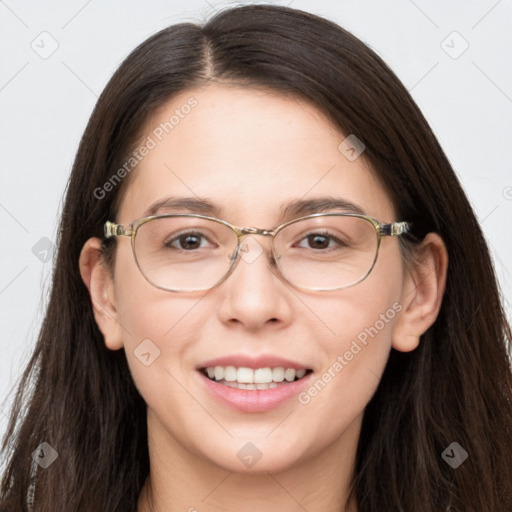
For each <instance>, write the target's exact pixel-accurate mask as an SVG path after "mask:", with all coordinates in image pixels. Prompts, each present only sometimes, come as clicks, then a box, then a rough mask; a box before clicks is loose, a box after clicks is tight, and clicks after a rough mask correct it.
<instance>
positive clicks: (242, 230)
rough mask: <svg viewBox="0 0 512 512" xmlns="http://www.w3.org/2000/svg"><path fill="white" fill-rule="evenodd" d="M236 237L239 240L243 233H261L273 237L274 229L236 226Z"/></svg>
mask: <svg viewBox="0 0 512 512" xmlns="http://www.w3.org/2000/svg"><path fill="white" fill-rule="evenodd" d="M236 232H237V235H238V239H239V240H240V239H241V238H242V237H243V236H245V235H262V236H270V237H273V236H274V234H275V231H274V230H273V229H261V228H254V227H248V228H243V227H237V229H236Z"/></svg>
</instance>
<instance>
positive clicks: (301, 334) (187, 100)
mask: <svg viewBox="0 0 512 512" xmlns="http://www.w3.org/2000/svg"><path fill="white" fill-rule="evenodd" d="M185 105H188V107H184V106H185ZM172 116H174V118H173V119H172V120H171V121H170V122H169V120H170V119H171V117H172ZM166 123H167V124H166ZM148 137H150V138H151V139H152V141H153V143H151V142H149V139H148ZM344 139H345V136H344V135H342V134H341V133H340V132H339V131H338V130H336V129H335V128H334V127H333V126H332V125H331V124H330V123H329V122H328V121H327V120H326V118H325V117H324V116H322V115H321V114H320V113H319V111H318V110H316V109H315V108H314V107H312V106H311V105H309V104H308V103H305V102H302V101H300V100H297V99H292V98H286V97H284V96H282V95H277V94H275V93H269V92H262V91H261V90H256V89H252V88H241V87H237V86H229V87H228V86H221V85H210V86H208V87H206V88H204V89H201V90H200V89H194V90H189V91H186V92H184V93H182V94H180V95H179V96H176V97H174V98H173V99H172V101H170V102H169V103H168V104H167V105H166V106H165V108H162V109H160V110H159V111H158V113H157V114H155V115H154V116H153V117H152V118H151V119H150V122H149V123H148V124H147V129H146V133H145V134H144V136H143V138H142V143H144V144H146V145H147V147H150V149H149V150H148V151H143V152H144V153H145V156H142V154H140V155H139V156H140V162H139V163H138V165H137V166H136V168H135V170H133V171H132V173H133V176H132V178H133V181H132V182H131V183H130V184H129V186H128V188H127V189H126V194H125V195H124V197H123V200H122V203H121V205H120V210H119V212H118V217H117V219H115V220H116V221H117V222H118V223H120V224H123V225H125V226H126V225H129V224H130V223H131V222H133V221H134V220H136V219H139V218H141V217H144V216H145V215H147V209H148V208H149V207H150V206H151V205H152V204H153V203H155V202H156V201H160V200H163V199H165V198H168V197H171V196H172V197H173V198H181V197H187V198H194V199H204V200H207V201H208V202H210V203H212V204H213V205H214V206H215V207H216V208H218V210H219V211H218V212H217V214H218V216H219V217H220V218H222V219H223V220H226V221H228V222H230V223H232V224H235V225H238V226H256V227H260V228H268V229H270V228H272V227H275V226H276V225H277V224H278V223H279V219H280V216H281V209H282V208H283V207H285V206H286V205H287V204H288V203H290V202H292V201H297V200H311V199H317V198H322V197H328V198H341V199H344V200H346V201H350V202H352V203H355V204H356V205H358V206H359V207H360V208H361V209H362V210H363V211H364V212H365V213H366V214H368V215H371V216H373V217H375V218H377V219H378V220H379V221H381V222H383V223H387V222H391V221H394V220H407V219H396V217H395V212H394V209H393V206H392V204H391V202H390V200H389V198H388V196H387V195H386V193H385V192H384V190H383V188H382V187H381V186H380V185H379V183H378V182H377V181H376V179H375V177H374V175H373V174H372V172H371V170H370V168H369V166H368V164H367V163H365V161H364V159H363V157H358V158H355V159H354V154H352V153H351V152H350V151H349V152H346V151H343V148H344V146H341V149H339V146H340V143H342V141H343V140H344ZM148 142H149V144H148ZM363 156H364V153H363ZM348 157H350V158H348ZM178 211H179V212H184V213H203V214H207V215H213V216H217V215H214V214H213V213H211V212H210V213H208V212H206V211H204V210H190V209H183V208H182V209H180V210H178ZM337 211H339V210H337ZM166 212H168V213H177V211H176V210H171V209H167V210H166V209H161V210H159V211H158V213H166ZM309 213H313V212H309ZM111 220H114V219H111ZM249 238H250V239H249V240H248V243H247V246H246V251H247V252H246V253H245V255H246V256H249V255H250V254H251V251H254V252H253V253H252V255H253V256H249V257H246V258H242V259H241V260H240V261H239V263H238V265H237V267H236V268H235V270H234V271H233V273H232V274H231V275H230V276H229V277H228V278H227V280H226V281H224V282H223V283H221V284H220V285H218V286H217V287H215V288H213V289H211V290H210V291H207V292H194V293H172V292H168V291H164V290H161V289H158V288H155V287H154V286H152V285H151V284H149V283H148V281H146V280H145V279H144V277H143V276H142V275H141V273H140V272H139V270H138V268H137V266H136V263H135V261H134V257H133V254H132V250H131V247H130V240H129V238H128V237H118V239H117V241H118V242H117V243H118V246H117V253H116V261H115V268H114V273H113V282H112V292H113V294H112V296H113V303H114V304H115V317H116V320H117V322H118V323H119V326H118V330H117V331H116V333H115V334H108V335H106V343H107V345H108V346H109V347H110V348H120V347H121V346H124V349H125V351H126V357H127V359H128V363H129V367H130V369H131V372H132V375H133V378H134V381H135V384H136V386H137V388H138V390H139V392H140V393H141V395H142V396H143V398H144V400H145V401H146V403H147V406H148V421H149V423H148V425H149V429H150V437H151V438H152V439H154V440H155V442H156V443H157V444H158V446H159V447H160V448H161V450H163V451H165V450H169V449H170V450H172V451H173V453H175V451H176V450H177V451H181V452H182V453H186V454H187V455H188V456H191V457H193V458H198V459H199V460H200V461H202V462H205V461H210V462H211V463H213V464H215V465H217V466H220V467H222V468H226V469H229V470H230V471H238V472H240V471H280V470H284V469H286V468H289V467H293V466H295V465H296V464H298V463H302V462H307V461H308V460H312V459H313V458H315V457H318V456H320V455H322V454H324V455H325V454H327V453H332V454H335V453H336V447H338V448H339V450H341V453H343V450H344V449H346V448H347V447H348V446H351V447H353V446H355V444H356V442H357V438H358V435H359V429H360V422H361V419H362V414H363V411H364V408H365V406H366V405H367V403H368V402H369V400H370V398H371V397H372V395H373V393H374V392H375V390H376V388H377V385H378V383H379V380H380V378H381V375H382V373H383V370H384V367H385V365H386V362H387V359H388V354H389V351H390V348H391V346H392V333H393V330H394V326H395V323H396V321H397V318H399V316H400V313H399V311H400V310H401V308H402V306H401V300H402V297H403V291H404V279H405V275H406V274H405V272H404V266H403V264H402V261H401V255H400V252H399V245H398V240H397V239H396V238H392V237H384V238H383V239H382V243H381V247H380V251H379V256H378V259H377V262H376V264H375V267H374V268H373V270H372V272H371V273H370V275H369V276H368V277H367V278H366V279H365V280H363V281H362V282H360V283H358V284H356V285H355V286H352V287H349V288H346V289H342V290H338V291H331V292H307V291H300V290H297V289H295V288H293V287H291V286H290V285H289V284H288V283H286V282H285V281H283V280H282V279H280V278H279V276H278V275H277V274H276V273H275V272H274V271H273V270H272V268H271V266H270V265H269V260H268V257H267V256H266V254H268V250H269V248H270V240H269V239H268V238H266V237H262V236H258V235H256V236H250V237H249ZM148 340H149V341H148ZM141 343H142V345H141ZM262 356H264V357H267V358H269V359H268V360H267V361H255V360H256V359H257V358H259V357H262ZM224 358H225V359H226V361H225V363H226V364H221V365H220V366H229V364H228V363H229V362H231V363H233V364H234V366H249V365H250V362H251V360H252V361H253V362H254V363H255V366H256V367H259V366H262V367H270V368H271V369H272V368H273V367H279V366H285V367H296V368H304V369H309V370H312V373H310V374H306V376H305V377H304V378H303V379H301V380H299V381H297V382H295V383H294V384H281V385H280V386H278V387H276V388H273V389H267V390H234V389H233V388H231V387H227V386H224V385H223V384H217V383H212V382H211V381H209V380H208V378H207V377H206V376H205V375H204V374H203V373H202V372H201V371H200V370H199V368H203V367H205V366H207V363H208V362H212V361H214V360H217V359H224ZM231 358H233V361H229V360H230V359H231ZM236 358H238V361H239V362H241V363H244V360H243V358H247V360H246V361H245V363H244V364H238V363H237V360H236ZM273 358H275V359H277V358H282V359H286V360H288V362H287V363H282V362H281V363H282V364H280V362H279V361H277V362H275V363H272V359H273ZM276 372H277V374H278V373H279V370H277V371H276ZM263 373H265V372H263ZM319 381H320V383H319ZM286 386H293V391H292V392H283V389H284V388H285V387H286ZM215 390H216V391H215ZM228 393H229V397H231V401H226V397H228ZM258 393H261V395H260V397H264V398H258V395H257V394H258ZM273 393H275V394H276V395H277V394H280V395H279V396H280V397H281V400H280V401H279V400H277V401H275V400H274V399H273ZM249 395H251V396H250V399H248V400H245V399H244V396H245V397H247V396H249ZM254 397H256V398H254ZM228 400H229V399H228ZM263 402H265V404H266V405H264V406H263V405H261V404H262V403H263ZM248 443H250V444H248ZM170 447H171V448H170ZM343 447H344V448H343ZM339 454H340V451H338V456H339ZM260 456H261V458H260V459H259V460H258V457H260ZM254 461H256V462H254ZM253 467H254V469H252V468H253Z"/></svg>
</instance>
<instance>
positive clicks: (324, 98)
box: [0, 5, 512, 512]
mask: <svg viewBox="0 0 512 512" xmlns="http://www.w3.org/2000/svg"><path fill="white" fill-rule="evenodd" d="M212 79H215V80H218V81H221V82H222V81H224V82H237V83H241V84H247V85H248V86H262V87H265V88H267V89H270V90H274V91H277V92H280V93H285V94H290V95H295V96H296V97H300V98H303V99H306V100H308V101H311V102H313V104H315V105H316V106H317V108H318V109H320V110H321V111H322V112H323V113H324V114H326V115H327V116H328V117H329V118H330V119H332V121H333V122H334V123H336V125H337V126H338V127H339V129H340V131H341V132H342V133H344V134H355V135H356V136H357V137H358V138H359V139H360V140H362V141H363V142H364V144H365V146H366V150H365V153H364V155H365V158H367V160H368V161H369V162H370V163H371V165H372V168H373V169H374V171H375V173H376V175H377V176H378V177H379V178H380V180H381V181H382V183H383V184H384V185H385V186H386V188H387V190H388V191H389V195H390V198H391V200H392V201H393V203H394V205H395V209H396V212H397V218H400V219H406V220H408V221H410V222H412V224H413V226H414V235H415V237H414V238H412V237H411V238H410V240H409V241H408V242H407V243H408V244H409V245H411V244H412V246H414V244H415V243H416V242H415V240H421V239H422V238H423V237H424V236H425V234H426V233H429V232H436V233H438V234H439V235H440V236H441V237H442V238H443V239H444V241H445V243H446V247H447V250H448V256H449V270H448V277H447V283H446V292H445V296H444V299H443V303H442V307H441V311H440V313H439V316H438V318H437V320H436V322H435V323H434V325H433V326H432V327H431V328H430V329H429V330H428V331H427V332H426V333H425V334H424V335H423V336H422V338H421V343H420V346H419V347H418V348H417V349H416V350H414V351H412V352H409V353H400V352H396V351H394V350H392V352H391V355H390V359H389V362H388V365H387V367H386V370H385V372H384V375H383V377H382V380H381V382H380V384H379V387H378V389H377V391H376V393H375V395H374V396H373V397H372V400H371V401H370V403H369V404H368V406H367V407H366V410H365V414H364V420H363V426H362V431H361V437H360V442H359V446H358V451H357V458H356V468H355V475H354V480H353V487H352V491H353V493H354V496H355V497H356V499H357V503H358V506H359V511H360V512H377V511H378V512H382V511H414V512H439V511H445V510H450V511H451V512H456V511H458V512H468V511H476V512H481V511H483V510H486V511H495V512H501V511H503V512H505V511H508V512H510V511H511V510H512V462H511V454H512V372H511V368H510V360H509V355H508V351H509V350H510V346H511V331H510V326H509V325H508V324H507V321H506V317H505V315H504V312H503V307H502V304H501V301H500V295H499V292H498V287H497V282H496V277H495V274H494V270H493V267H492V264H491V260H490V257H489V252H488V248H487V246H486V243H485V241H484V237H483V235H482V231H481V229H480V227H479V225H478V223H477V220H476V218H475V215H474V213H473V211H472V209H471V207H470V205H469V203H468V200H467V198H466V196H465V194H464V192H463V190H462V188H461V186H460V184H459V182H458V180H457V177H456V175H455V173H454V172H453V170H452V168H451V166H450V163H449V162H448V160H447V158H446V156H445V154H444V152H443V151H442V149H441V147H440V146H439V144H438V142H437V140H436V138H435V136H434V135H433V133H432V131H431V129H430V128H429V126H428V124H427V122H426V121H425V119H424V117H423V115H422V114H421V112H420V111H419V109H418V108H417V106H416V105H415V103H414V102H413V100H412V98H411V97H410V95H409V93H408V92H407V90H406V89H405V88H404V86H403V85H402V84H401V83H400V82H399V80H398V79H397V78H396V76H395V75H394V74H393V72H392V71H391V70H390V69H389V68H388V67H387V66H386V64H384V63H383V61H382V60H381V59H380V58H379V57H378V56H377V55H376V54H375V53H374V52H373V51H371V50H370V49H369V48H368V47H367V46H366V45H365V44H363V43H362V42H361V41H359V40H358V39H357V38H355V37H354V36H352V35H351V34H350V33H348V32H346V31H345V30H344V29H342V28H340V27H339V26H338V25H336V24H334V23H332V22H330V21H327V20H325V19H322V18H320V17H317V16H314V15H312V14H309V13H306V12H303V11H300V10H295V9H291V8H286V7H279V6H272V5H248V6H242V7H236V8H231V9H227V10H224V11H222V12H219V13H218V14H216V15H215V16H214V17H213V18H212V19H210V20H209V21H208V22H207V23H206V24H204V25H196V24H192V23H182V24H178V25H174V26H171V27H168V28H166V29H164V30H162V31H160V32H158V33H157V34H155V35H154V36H152V37H151V38H149V39H148V40H147V41H145V42H144V43H142V44H141V45H140V46H139V47H138V48H136V49H135V50H134V51H133V52H132V53H131V54H130V55H129V56H128V58H127V59H126V60H125V61H124V62H123V63H122V64H121V66H120V67H119V69H118V70H117V72H116V73H115V74H114V76H113V77H112V79H111V80H110V82H109V83H108V85H107V87H106V88H105V90H104V92H103V93H102V95H101V97H100V98H99V100H98V103H97V105H96V107H95V109H94V112H93V114H92V116H91V118H90V121H89V123H88V126H87V128H86V130H85V133H84V135H83V137H82V140H81V142H80V146H79V148H78V152H77V155H76V159H75V162H74V166H73V170H72V173H71V177H70V180H69V183H68V186H67V191H66V199H65V203H64V207H63V212H62V218H61V222H60V226H59V232H58V253H57V257H56V261H55V266H54V272H53V281H52V289H51V297H50V301H49V304H48V308H47V311H46V316H45V318H44V322H43V325H42V328H41V331H40V334H39V337H38V341H37V345H36V347H35V350H34V353H33V355H32V357H31V359H30V362H29V364H28V366H27V368H26V370H25V371H24V373H23V376H22V378H21V380H20V383H19V387H18V390H17V393H16V395H15V400H14V406H13V409H12V413H11V417H10V421H9V425H8V430H7V433H6V436H5V438H4V441H3V446H2V451H3V453H4V454H5V472H4V476H3V481H2V484H1V488H0V511H1V512H22V511H26V510H29V507H28V505H27V501H33V506H32V508H33V510H35V511H37V512H49V511H52V512H55V511H62V512H71V511H80V512H85V511H87V512H89V511H91V512H92V511H94V512H98V511H100V510H101V511H104V512H127V511H128V512H134V511H135V510H136V504H137V499H138V496H139V493H140V490H141V488H142V485H143V484H144V481H145V479H146V477H147V476H148V472H149V458H148V446H147V427H146V406H145V403H144V401H143V399H142V397H141V396H140V395H139V393H138V391H137V389H136V388H135V385H134V383H133V380H132V378H131V375H130V372H129V369H128V366H127V362H126V357H125V354H124V352H123V351H115V352H114V351H110V350H108V349H107V348H106V347H105V345H104V343H103V337H102V335H101V332H100V331H99V329H98V327H97V325H96V323H95V320H94V317H93V313H92V307H91V302H90V298H89V295H88V291H87V289H86V287H85V286H84V284H83V282H82V280H81V277H80V274H79V271H78V260H79V255H80V251H81V249H82V246H83V245H84V243H85V242H86V240H87V239H88V238H89V237H91V236H97V237H100V238H102V230H103V224H104V222H105V221H106V220H108V219H111V220H113V219H115V216H116V211H117V207H118V205H119V201H120V197H121V192H122V190H123V189H124V188H126V184H127V183H128V181H129V176H127V177H126V178H124V181H123V183H122V185H121V186H120V187H115V188H114V190H112V191H111V192H109V193H107V194H105V195H104V197H102V198H98V197H97V196H98V194H97V193H96V194H95V190H97V189H98V188H101V187H103V185H104V184H105V183H106V182H107V181H108V180H109V179H110V178H111V177H112V175H113V173H114V172H115V171H116V170H117V169H119V168H120V167H121V166H122V165H123V163H124V162H126V160H127V157H128V155H130V153H131V152H132V151H133V149H134V147H135V145H136V144H137V141H138V140H139V138H140V136H141V130H142V128H143V126H144V125H145V123H146V121H147V120H148V117H149V116H150V115H151V114H152V113H153V112H155V110H156V109H157V108H158V107H160V106H162V105H163V104H164V103H165V102H167V101H168V100H169V99H170V98H171V97H173V96H174V95H176V94H177V93H179V92H182V91H184V90H187V89H189V88H192V87H196V86H202V85H205V84H207V83H208V81H209V80H212ZM42 442H47V443H48V444H49V445H50V446H52V447H53V448H54V449H55V450H56V451H57V452H58V459H57V461H56V462H55V463H53V464H52V465H51V466H50V467H49V468H47V469H44V470H43V469H40V468H38V466H37V465H36V464H35V463H34V461H33V459H32V452H33V451H34V450H35V448H36V447H37V446H38V445H40V444H41V443H42ZM453 442H457V443H458V444H459V445H460V446H461V447H463V448H464V450H465V451H466V452H467V453H468V455H469V456H468V459H467V460H466V461H465V462H464V463H463V464H462V465H460V466H459V467H458V468H457V469H453V468H452V467H450V465H448V464H447V463H446V462H445V461H444V460H443V458H442V457H441V454H442V452H443V451H444V450H445V449H446V448H447V447H448V446H449V445H450V444H451V443H453ZM36 470H37V471H36ZM29 490H30V492H29Z"/></svg>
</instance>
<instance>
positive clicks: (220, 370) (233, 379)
mask: <svg viewBox="0 0 512 512" xmlns="http://www.w3.org/2000/svg"><path fill="white" fill-rule="evenodd" d="M206 373H207V374H208V377H210V379H212V380H216V381H223V384H225V385H226V386H229V387H237V388H238V389H268V388H269V387H270V388H272V387H276V386H277V384H278V383H280V382H283V381H285V380H286V381H287V382H292V381H294V380H295V379H302V377H304V375H306V369H305V368H302V369H300V370H295V369H294V368H283V367H276V368H269V367H267V368H257V369H256V370H253V369H252V368H246V367H244V366H241V367H240V368H235V367H234V366H215V367H213V366H210V367H208V368H206ZM272 384H275V385H274V386H272ZM244 386H248V387H244Z"/></svg>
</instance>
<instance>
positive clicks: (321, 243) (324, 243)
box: [308, 235, 329, 249]
mask: <svg viewBox="0 0 512 512" xmlns="http://www.w3.org/2000/svg"><path fill="white" fill-rule="evenodd" d="M308 242H309V244H310V245H311V246H312V247H313V248H316V249H318V248H324V247H328V245H329V240H328V238H327V237H326V236H323V235H309V236H308Z"/></svg>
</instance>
